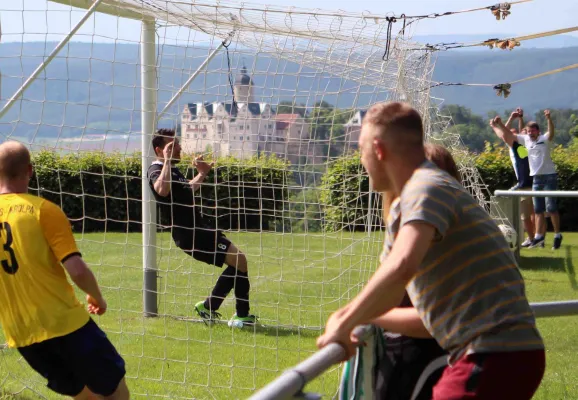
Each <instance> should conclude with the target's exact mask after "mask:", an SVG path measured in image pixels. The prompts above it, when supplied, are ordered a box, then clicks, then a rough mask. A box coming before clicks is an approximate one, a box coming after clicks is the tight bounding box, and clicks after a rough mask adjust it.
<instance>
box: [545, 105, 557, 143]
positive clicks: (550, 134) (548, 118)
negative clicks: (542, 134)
mask: <svg viewBox="0 0 578 400" xmlns="http://www.w3.org/2000/svg"><path fill="white" fill-rule="evenodd" d="M544 116H545V117H546V121H548V140H549V141H552V140H554V134H555V132H556V131H555V129H554V121H552V116H551V115H550V110H546V111H544Z"/></svg>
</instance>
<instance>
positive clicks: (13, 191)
mask: <svg viewBox="0 0 578 400" xmlns="http://www.w3.org/2000/svg"><path fill="white" fill-rule="evenodd" d="M31 176H32V164H31V162H30V153H29V152H28V149H26V147H24V146H23V145H21V144H20V143H17V142H5V143H3V144H2V145H0V266H1V267H2V268H1V269H0V304H2V307H0V322H1V323H2V328H3V330H4V334H5V336H6V340H7V343H8V346H10V347H15V348H17V349H18V351H19V352H20V354H21V355H22V356H23V357H24V359H25V360H26V361H27V362H28V364H29V365H30V366H31V367H32V368H33V369H34V370H36V371H37V372H38V373H39V374H40V375H42V376H43V377H44V378H46V380H47V381H48V387H49V388H50V389H52V390H53V391H55V392H57V393H59V394H62V395H65V396H71V397H73V398H75V399H83V400H84V399H96V398H102V397H104V398H106V399H115V400H116V399H119V400H124V399H128V398H129V391H128V388H127V386H126V382H125V379H124V376H125V364H124V360H123V359H122V357H121V356H120V355H119V354H118V352H117V351H116V349H115V348H114V346H113V345H112V344H111V343H110V341H109V340H108V339H107V337H106V335H105V334H104V332H103V331H101V330H100V328H99V327H98V326H97V325H96V323H95V322H94V321H93V320H92V319H91V318H90V315H89V313H91V314H98V315H102V314H103V313H104V312H105V311H106V301H105V300H104V298H103V296H102V294H101V292H100V289H99V287H98V283H97V282H96V279H95V277H94V275H93V273H92V272H91V270H90V269H89V268H88V266H87V265H86V264H85V263H84V261H83V260H82V256H81V255H80V253H79V251H78V248H77V247H76V242H75V240H74V237H73V235H72V230H71V227H70V223H69V221H68V219H67V218H66V216H65V215H64V213H63V212H62V210H61V209H60V208H59V207H58V206H56V205H55V204H53V203H51V202H49V201H48V200H44V199H42V198H40V197H37V196H33V195H30V194H28V193H27V191H28V183H29V180H30V177H31ZM65 270H66V271H67V272H68V275H69V276H70V278H71V279H72V281H73V282H74V283H75V284H76V285H77V286H78V287H79V288H80V289H82V290H83V291H84V292H85V293H87V301H88V311H87V310H85V309H84V307H83V305H82V304H81V303H80V302H79V301H78V300H77V298H76V296H75V294H74V290H73V288H72V286H71V285H70V283H69V282H68V280H67V278H66V273H65ZM97 396H98V397H97Z"/></svg>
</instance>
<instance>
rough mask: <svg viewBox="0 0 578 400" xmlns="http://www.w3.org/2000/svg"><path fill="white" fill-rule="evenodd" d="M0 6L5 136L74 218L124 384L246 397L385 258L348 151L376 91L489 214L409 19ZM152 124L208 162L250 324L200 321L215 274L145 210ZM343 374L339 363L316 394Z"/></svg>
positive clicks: (5, 375)
mask: <svg viewBox="0 0 578 400" xmlns="http://www.w3.org/2000/svg"><path fill="white" fill-rule="evenodd" d="M0 21H1V24H2V36H1V42H0V74H1V89H0V133H1V135H2V139H3V140H17V141H20V142H22V143H25V144H26V145H27V146H29V147H30V149H31V150H32V151H33V155H34V165H35V171H36V173H35V176H34V179H33V180H32V182H31V187H30V190H31V192H32V193H35V194H39V195H40V196H43V197H46V198H48V199H49V200H51V201H53V202H55V203H56V204H58V205H60V206H61V207H62V208H63V209H64V211H65V212H66V214H67V215H68V217H69V218H70V220H71V223H72V225H73V229H74V232H75V234H76V237H77V240H78V242H79V246H80V248H81V251H82V253H83V256H84V258H85V259H86V260H87V262H88V263H89V265H90V266H91V267H92V268H93V269H94V271H95V273H96V275H97V278H98V280H99V282H100V284H101V286H102V287H103V290H104V295H105V297H106V298H107V300H108V304H109V310H108V312H107V313H106V314H105V315H104V316H102V317H100V318H99V319H98V323H99V324H100V326H101V327H102V328H103V329H104V330H105V331H106V332H107V334H108V336H109V337H110V338H111V340H112V341H113V342H114V344H115V345H116V347H117V349H118V350H119V351H120V352H121V354H122V355H123V356H124V358H125V359H126V361H127V368H128V375H127V378H128V383H129V385H130V387H131V390H132V392H133V393H134V397H135V398H138V397H147V398H170V399H180V398H183V399H188V398H212V399H214V398H218V399H230V398H246V397H248V396H249V395H250V394H251V393H252V392H253V391H254V390H255V389H256V388H259V387H262V386H264V385H265V384H266V383H267V382H269V381H271V380H272V379H273V378H274V377H276V376H277V375H278V374H279V373H280V372H281V371H283V370H284V369H286V368H288V367H289V366H292V365H295V364H297V363H298V362H299V361H301V360H303V359H304V358H306V357H307V356H309V355H310V354H312V353H313V352H314V351H315V338H316V337H317V335H318V334H319V330H320V329H321V327H322V326H323V324H324V323H325V321H326V319H327V317H328V315H330V313H331V312H332V311H334V310H335V309H337V308H338V307H339V306H342V305H344V304H345V303H346V302H347V301H348V300H349V299H350V298H351V297H352V296H354V295H355V294H356V293H357V292H358V290H359V289H360V287H361V286H362V285H363V283H364V282H366V281H367V279H368V278H369V276H370V275H371V273H372V272H373V271H374V270H375V268H376V266H377V256H378V254H379V251H380V246H381V238H382V235H381V234H380V233H379V232H376V231H378V230H379V229H380V227H381V219H380V211H379V207H380V203H379V196H378V195H377V194H372V193H371V191H370V185H369V182H368V179H367V177H366V176H365V174H364V173H363V171H362V168H361V166H360V163H359V156H358V154H357V153H356V148H357V140H358V137H359V132H360V127H361V122H362V120H363V117H364V115H365V112H366V110H367V109H368V107H370V106H371V105H372V104H375V103H377V102H381V101H386V100H403V101H407V102H409V103H411V104H412V105H413V106H415V107H416V108H417V109H418V110H419V111H420V113H421V114H422V115H423V116H424V121H425V123H426V133H427V140H429V141H438V142H440V143H443V144H445V145H446V146H448V147H449V148H451V150H452V151H453V152H454V155H455V156H456V159H457V160H458V162H459V165H460V169H461V172H462V175H463V179H464V184H465V185H466V186H467V187H468V189H469V190H470V191H471V192H472V194H473V195H475V196H476V197H477V198H478V199H479V201H480V203H481V204H483V205H484V206H485V207H486V208H487V209H488V210H490V200H489V195H488V193H487V190H486V187H485V186H484V185H483V183H482V182H481V179H480V176H479V174H478V172H477V170H476V168H475V165H474V163H473V161H472V159H471V158H470V156H469V155H468V153H467V152H466V151H465V149H464V147H463V145H462V144H461V141H460V139H459V137H458V136H455V135H454V136H452V135H450V134H448V133H447V132H446V128H447V126H448V124H449V123H450V120H449V118H448V117H445V116H441V115H439V113H438V109H439V108H438V105H439V104H438V102H437V100H435V99H432V98H431V97H430V93H429V88H430V86H431V75H432V72H433V69H434V61H433V60H432V58H431V55H430V54H429V53H427V52H423V51H416V50H412V48H415V46H414V45H413V44H412V39H411V36H412V31H413V29H415V26H416V24H411V25H410V24H408V25H407V26H406V25H405V23H404V22H403V21H402V20H400V21H397V20H394V19H392V18H390V17H384V16H377V15H370V14H353V13H347V12H333V11H320V10H302V9H296V8H292V7H291V8H286V7H276V6H263V5H251V4H246V3H242V4H241V3H233V2H227V1H219V2H212V1H206V2H197V1H189V0H185V1H183V0H138V1H137V0H93V1H92V0H53V1H46V0H11V1H2V2H1V5H0ZM157 127H161V128H172V129H175V130H176V132H177V135H178V136H179V138H180V141H181V144H182V147H183V153H184V156H183V160H182V161H181V163H180V165H179V166H180V168H181V169H182V171H183V173H185V174H186V175H187V176H188V177H189V178H190V177H192V176H193V174H194V173H195V171H194V168H193V167H192V164H191V157H193V156H194V155H201V154H202V155H204V157H205V158H206V159H213V160H214V161H215V162H216V166H215V168H214V169H213V172H212V173H211V174H210V175H209V177H208V179H207V180H206V181H205V182H204V184H203V185H202V187H201V189H200V191H198V192H197V193H196V196H197V199H196V207H199V208H200V210H201V212H202V214H203V216H204V219H206V221H208V223H210V224H211V226H212V227H214V229H221V230H224V231H225V232H226V234H227V236H228V237H229V238H230V239H231V240H232V241H233V242H234V243H235V244H236V245H237V246H238V247H239V248H240V249H241V250H242V251H243V252H244V253H245V254H246V255H247V258H248V264H249V276H250V278H251V282H252V288H251V304H252V312H254V313H255V314H257V315H258V316H259V318H260V319H259V324H258V325H257V326H256V327H255V328H254V329H247V328H245V329H240V330H232V329H231V328H229V327H228V326H227V325H226V324H214V325H205V324H203V323H202V322H201V321H200V320H199V319H198V317H197V315H196V314H195V312H194V310H193V306H194V304H195V303H196V302H197V301H199V300H202V299H204V298H205V296H207V294H208V293H209V291H210V289H211V287H212V285H213V284H214V282H215V280H216V278H217V277H218V275H219V273H220V271H219V270H218V269H217V268H215V267H212V266H209V265H207V264H203V263H199V262H196V261H194V260H193V259H192V258H191V257H189V256H188V255H186V254H184V253H183V252H182V251H181V250H179V249H177V248H176V247H175V245H174V243H173V241H172V239H171V235H170V224H169V223H167V222H166V221H164V220H163V215H160V214H159V213H157V208H156V204H155V201H154V198H153V197H152V193H151V192H150V189H149V187H148V184H147V181H146V176H145V174H146V170H147V168H148V166H149V165H150V164H151V162H153V161H154V152H153V150H152V146H151V138H152V135H153V133H154V131H155V130H156V129H157ZM492 210H493V211H492V212H493V213H494V216H495V217H496V218H502V217H501V216H500V215H499V210H497V209H496V208H492ZM233 304H234V300H233V299H232V298H227V300H225V303H224V306H223V307H222V308H221V310H220V312H221V313H222V314H223V316H224V318H226V317H229V316H230V315H231V314H232V313H233V312H234V309H233ZM0 361H1V364H2V367H1V368H0V382H1V384H2V388H3V390H4V391H6V392H7V393H10V394H12V393H16V394H21V395H22V396H28V397H23V398H30V397H32V398H37V397H41V398H43V397H44V398H52V395H51V394H50V392H49V391H48V390H47V389H46V388H44V382H43V381H42V380H41V379H40V377H38V376H37V375H36V374H34V373H33V371H32V370H31V369H30V368H29V367H28V366H27V365H26V363H25V362H24V361H23V360H22V359H21V358H20V357H19V355H18V353H17V352H16V351H14V350H10V349H3V350H1V353H0ZM338 380H339V372H338V371H337V370H333V371H331V372H329V373H327V374H325V375H324V377H323V378H322V379H319V380H317V381H316V382H315V385H317V386H315V390H317V391H319V392H321V393H326V394H332V393H334V392H335V391H336V390H337V387H338Z"/></svg>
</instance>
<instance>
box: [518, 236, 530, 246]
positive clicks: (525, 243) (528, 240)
mask: <svg viewBox="0 0 578 400" xmlns="http://www.w3.org/2000/svg"><path fill="white" fill-rule="evenodd" d="M531 244H532V239H530V238H526V240H524V242H523V243H522V244H521V245H520V246H522V247H530V245H531Z"/></svg>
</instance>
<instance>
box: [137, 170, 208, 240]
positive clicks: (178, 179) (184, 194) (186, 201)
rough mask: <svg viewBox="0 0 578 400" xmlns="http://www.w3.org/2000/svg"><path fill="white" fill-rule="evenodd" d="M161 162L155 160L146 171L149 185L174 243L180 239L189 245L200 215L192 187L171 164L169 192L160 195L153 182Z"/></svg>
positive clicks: (158, 173)
mask: <svg viewBox="0 0 578 400" xmlns="http://www.w3.org/2000/svg"><path fill="white" fill-rule="evenodd" d="M162 169H163V163H162V162H160V161H155V162H153V163H152V164H151V166H150V167H149V169H148V171H147V179H148V182H149V186H150V188H151V190H152V192H153V195H154V196H155V199H156V201H157V203H158V205H159V209H160V213H161V218H162V220H163V221H170V222H169V224H170V225H171V227H172V236H173V239H174V240H175V243H176V244H177V245H179V243H180V242H181V241H183V242H185V243H183V245H184V244H186V245H187V246H189V247H190V243H192V242H191V239H190V238H191V237H192V233H193V229H194V228H195V227H196V226H199V224H200V222H201V215H200V213H199V212H198V211H197V209H196V207H195V206H194V201H195V200H194V195H193V188H192V187H191V185H190V184H189V181H188V179H187V178H186V177H185V176H184V175H183V174H182V173H181V171H180V170H179V169H178V168H177V167H175V166H173V167H172V168H171V192H170V193H169V195H168V196H166V197H162V196H160V195H159V194H158V193H157V192H156V191H155V189H154V183H155V181H156V180H157V178H158V177H159V175H160V174H161V170H162Z"/></svg>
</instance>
